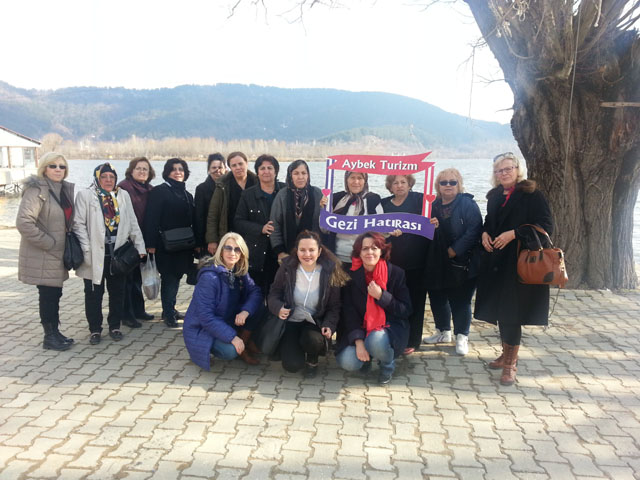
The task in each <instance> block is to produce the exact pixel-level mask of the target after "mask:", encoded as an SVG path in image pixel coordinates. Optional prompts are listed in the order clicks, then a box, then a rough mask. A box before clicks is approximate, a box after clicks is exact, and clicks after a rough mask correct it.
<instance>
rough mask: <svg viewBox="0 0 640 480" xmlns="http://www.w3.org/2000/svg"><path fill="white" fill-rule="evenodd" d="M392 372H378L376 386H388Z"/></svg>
mask: <svg viewBox="0 0 640 480" xmlns="http://www.w3.org/2000/svg"><path fill="white" fill-rule="evenodd" d="M392 376H393V372H380V374H379V375H378V385H389V384H390V383H391V377H392Z"/></svg>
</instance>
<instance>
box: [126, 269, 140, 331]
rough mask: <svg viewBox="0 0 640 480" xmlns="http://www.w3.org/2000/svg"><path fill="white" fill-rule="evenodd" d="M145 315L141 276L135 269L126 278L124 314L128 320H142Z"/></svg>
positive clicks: (138, 270)
mask: <svg viewBox="0 0 640 480" xmlns="http://www.w3.org/2000/svg"><path fill="white" fill-rule="evenodd" d="M144 313H145V307H144V294H143V293H142V275H141V273H140V268H138V267H136V268H134V269H133V271H132V272H131V273H130V274H129V275H127V277H126V285H125V289H124V314H125V316H127V317H129V318H142V315H143V314H144Z"/></svg>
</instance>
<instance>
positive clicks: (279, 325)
mask: <svg viewBox="0 0 640 480" xmlns="http://www.w3.org/2000/svg"><path fill="white" fill-rule="evenodd" d="M286 325H287V321H286V320H282V319H280V318H278V317H277V316H276V315H274V314H273V313H269V314H268V315H267V318H266V320H265V321H264V322H263V323H262V325H261V326H260V330H259V331H258V334H257V338H256V345H257V346H258V348H259V349H260V351H261V352H262V353H265V354H267V355H273V353H274V352H275V351H276V350H277V348H278V345H279V344H280V339H282V335H283V334H284V329H285V327H286Z"/></svg>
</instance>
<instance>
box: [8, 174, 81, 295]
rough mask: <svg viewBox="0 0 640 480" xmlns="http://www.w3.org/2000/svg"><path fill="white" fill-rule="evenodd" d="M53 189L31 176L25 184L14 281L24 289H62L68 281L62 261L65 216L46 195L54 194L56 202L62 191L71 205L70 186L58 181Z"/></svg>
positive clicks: (20, 209)
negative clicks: (22, 285) (20, 283)
mask: <svg viewBox="0 0 640 480" xmlns="http://www.w3.org/2000/svg"><path fill="white" fill-rule="evenodd" d="M57 185H60V187H57ZM57 185H56V182H52V181H49V180H47V179H46V178H42V177H36V176H35V175H32V176H31V177H29V178H28V179H27V181H26V182H25V189H24V192H23V194H22V200H21V202H20V207H19V208H18V215H17V218H16V227H17V228H18V231H19V232H20V254H19V260H18V280H20V281H21V282H23V283H26V284H28V285H43V286H47V287H62V283H63V282H64V281H65V280H66V279H67V278H69V272H68V271H67V269H66V268H64V264H63V261H62V256H63V254H64V244H65V240H66V224H65V215H64V211H63V210H62V207H61V206H60V205H59V204H58V202H57V201H56V200H55V199H54V198H53V197H52V196H51V195H50V193H49V188H54V189H57V190H58V192H55V190H54V193H55V194H56V195H57V196H58V198H59V199H61V196H60V191H63V192H64V195H65V196H66V197H67V199H68V200H69V202H70V203H73V183H69V182H66V181H62V182H61V183H59V184H57ZM71 221H73V217H72V218H71ZM70 225H71V223H70Z"/></svg>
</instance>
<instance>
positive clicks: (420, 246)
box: [381, 175, 431, 355]
mask: <svg viewBox="0 0 640 480" xmlns="http://www.w3.org/2000/svg"><path fill="white" fill-rule="evenodd" d="M415 184H416V179H415V177H414V176H413V175H388V176H387V178H386V180H385V187H386V188H387V190H389V192H391V193H392V195H391V196H390V197H386V198H383V199H382V202H381V205H382V209H383V210H384V213H413V214H414V215H422V202H423V200H424V195H423V194H422V193H419V192H413V191H411V189H412V188H413V186H414V185H415ZM387 241H388V242H390V243H391V245H392V246H393V248H392V249H391V259H390V260H391V263H393V264H394V265H397V266H398V267H400V268H402V269H403V270H404V273H405V275H406V280H407V287H408V288H409V295H410V296H411V308H412V310H413V312H412V313H411V315H410V316H409V343H408V346H407V348H406V349H405V351H404V354H405V355H409V354H411V353H413V352H414V351H416V350H419V349H420V342H421V341H422V327H423V324H424V306H425V301H426V299H427V287H426V285H425V281H424V275H425V268H426V261H427V251H428V249H429V244H430V243H431V241H430V240H429V239H428V238H425V237H422V236H420V235H415V234H413V233H406V234H403V233H402V232H401V231H400V230H397V231H395V232H392V233H391V235H390V236H389V238H388V239H387Z"/></svg>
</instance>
